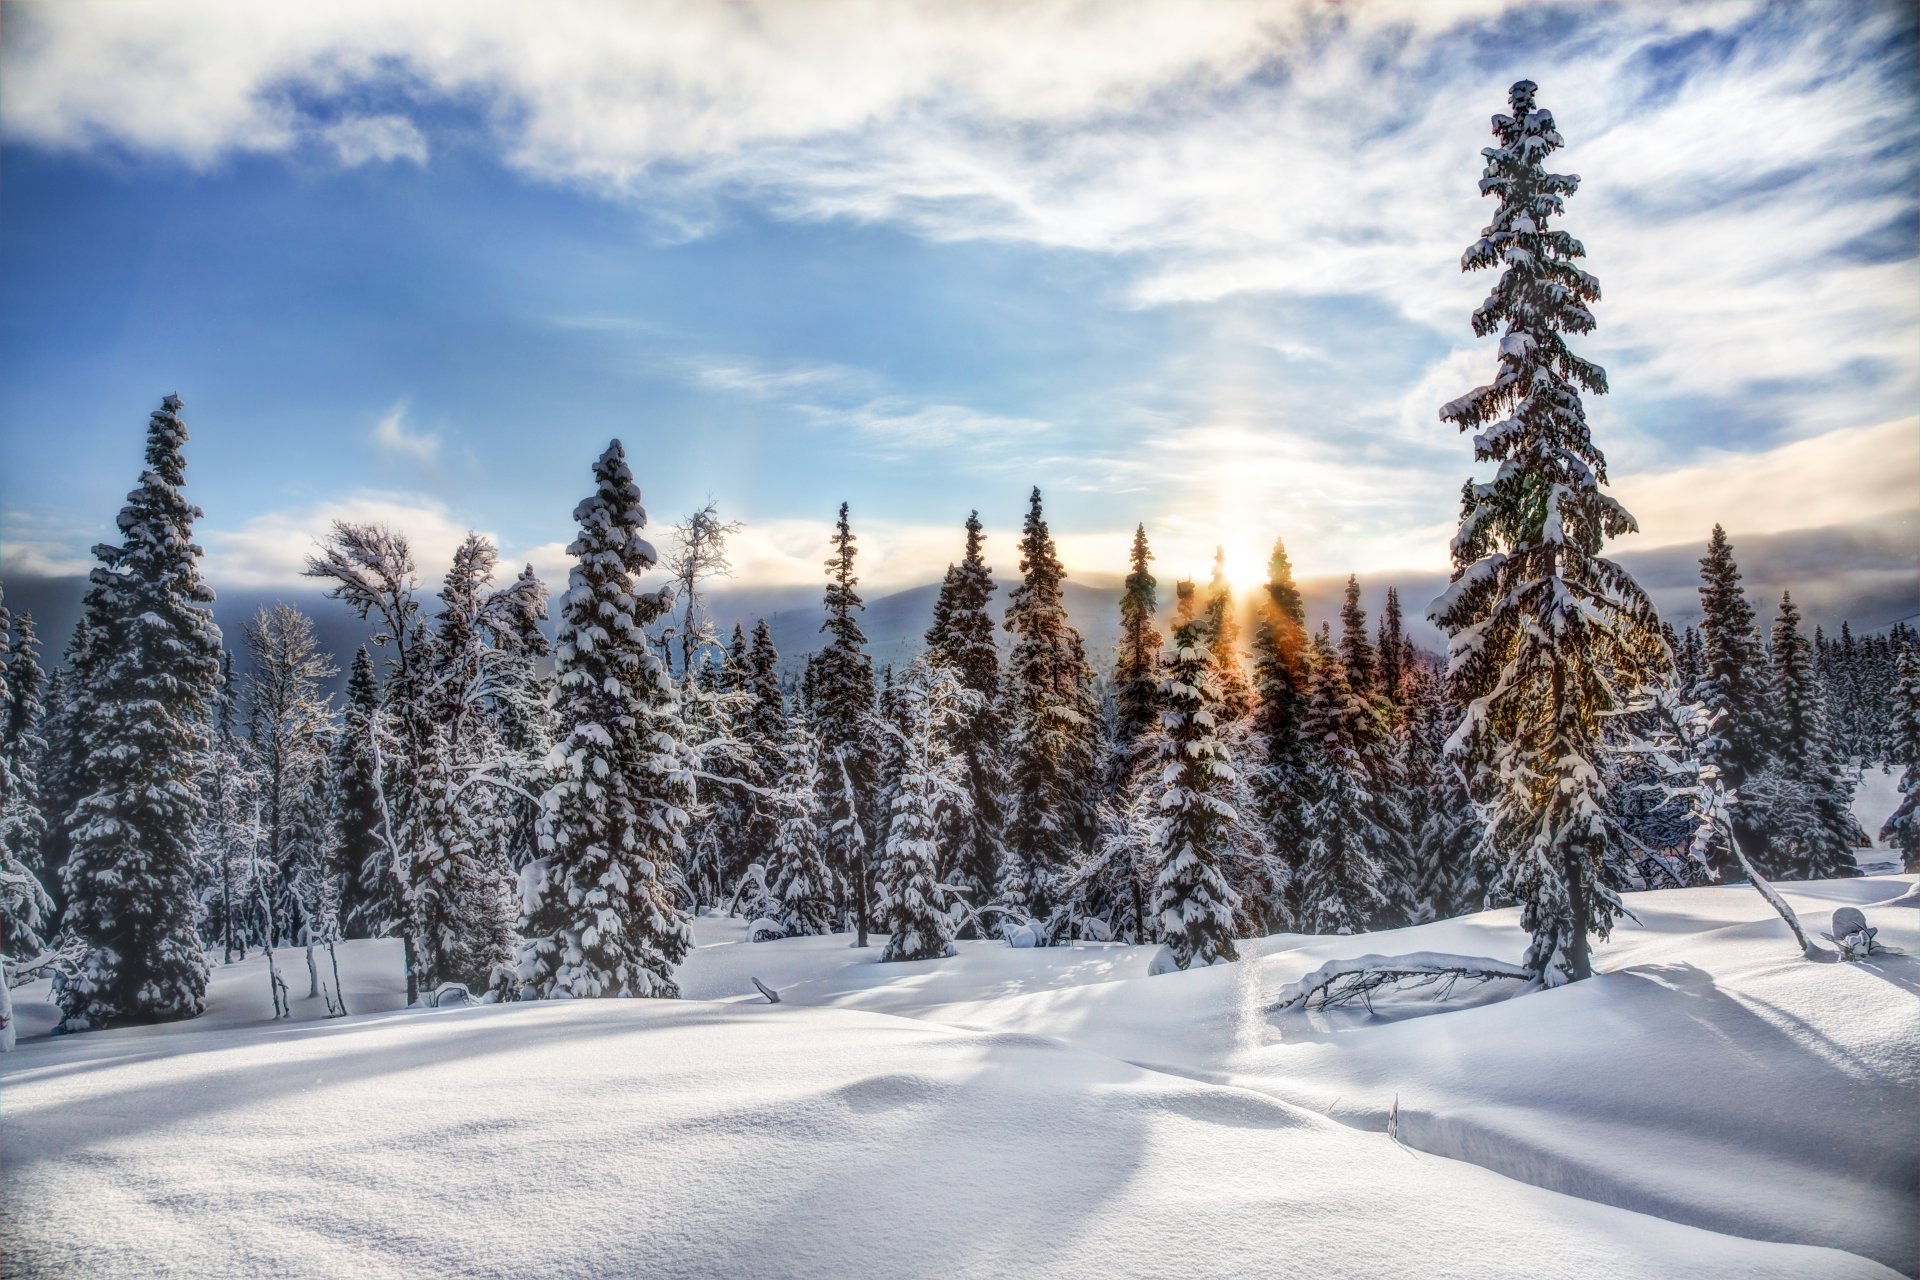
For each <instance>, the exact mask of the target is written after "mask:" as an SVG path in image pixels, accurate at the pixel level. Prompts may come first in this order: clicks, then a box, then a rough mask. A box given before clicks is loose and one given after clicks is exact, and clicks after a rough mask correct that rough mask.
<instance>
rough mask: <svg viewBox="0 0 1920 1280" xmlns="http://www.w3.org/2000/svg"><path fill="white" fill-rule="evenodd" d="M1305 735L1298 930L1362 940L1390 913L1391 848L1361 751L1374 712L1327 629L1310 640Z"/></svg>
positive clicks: (1303, 731)
mask: <svg viewBox="0 0 1920 1280" xmlns="http://www.w3.org/2000/svg"><path fill="white" fill-rule="evenodd" d="M1313 655H1314V656H1313V667H1312V669H1313V675H1312V678H1311V681H1310V683H1309V685H1308V692H1307V707H1306V719H1305V722H1304V723H1303V724H1302V726H1301V730H1302V734H1303V736H1304V737H1305V738H1306V740H1307V742H1308V743H1309V744H1310V745H1311V746H1312V747H1313V748H1314V755H1313V757H1312V763H1311V765H1310V766H1309V774H1308V781H1307V796H1306V799H1307V803H1306V805H1305V807H1304V809H1303V810H1302V812H1301V815H1300V817H1301V822H1302V823H1303V825H1304V828H1305V829H1304V831H1303V832H1301V833H1299V834H1298V835H1297V836H1296V839H1297V840H1298V842H1299V848H1300V850H1301V852H1300V869H1299V873H1298V884H1299V888H1298V891H1297V894H1296V897H1297V901H1298V908H1297V911H1298V920H1299V925H1298V927H1299V928H1301V929H1302V930H1305V931H1307V932H1311V933H1359V932H1361V931H1363V930H1364V929H1366V928H1367V926H1368V925H1369V923H1370V922H1372V921H1373V920H1374V919H1375V918H1377V917H1378V916H1379V915H1380V913H1381V912H1382V911H1383V910H1385V909H1386V907H1387V904H1388V900H1389V899H1388V896H1387V892H1386V885H1387V883H1388V880H1389V873H1388V869H1387V868H1386V867H1384V866H1382V865H1381V863H1380V861H1379V859H1378V857H1377V856H1376V852H1375V851H1376V850H1378V849H1380V848H1382V847H1383V846H1385V845H1386V844H1387V843H1388V839H1389V832H1388V831H1387V830H1386V829H1385V828H1384V827H1383V826H1382V824H1381V822H1380V821H1379V817H1378V815H1379V812H1380V809H1381V799H1380V797H1378V796H1376V795H1374V794H1373V792H1372V789H1371V787H1370V785H1369V780H1368V772H1367V768H1366V765H1365V762H1364V761H1363V759H1362V757H1361V752H1360V748H1359V744H1360V742H1361V741H1363V740H1364V739H1365V738H1366V737H1367V735H1368V734H1369V733H1370V729H1369V728H1368V722H1369V721H1371V720H1372V718H1373V711H1372V709H1371V707H1370V706H1369V705H1368V703H1367V701H1366V700H1365V699H1364V698H1362V697H1361V696H1360V695H1359V694H1358V693H1356V692H1355V691H1354V688H1353V686H1352V685H1350V684H1349V683H1348V682H1347V664H1346V663H1345V662H1344V661H1342V660H1341V657H1340V654H1339V653H1338V652H1337V651H1336V650H1335V649H1334V647H1333V638H1332V636H1331V635H1330V634H1329V633H1328V632H1327V631H1326V629H1325V628H1322V629H1321V630H1320V631H1319V632H1318V633H1317V634H1316V635H1315V636H1314V640H1313Z"/></svg>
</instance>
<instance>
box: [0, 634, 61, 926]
mask: <svg viewBox="0 0 1920 1280" xmlns="http://www.w3.org/2000/svg"><path fill="white" fill-rule="evenodd" d="M5 615H6V610H5V609H4V608H0V632H3V631H5V630H6V629H7V628H6V623H5ZM46 683H47V678H46V673H45V672H44V671H42V670H41V668H40V640H39V636H38V635H37V634H36V633H35V631H34V628H33V615H32V614H31V613H22V614H21V615H20V616H19V618H17V619H15V620H14V624H13V637H12V653H11V655H10V656H9V657H8V658H7V660H6V663H5V672H4V678H3V679H0V685H4V688H5V696H4V698H3V699H0V701H3V702H4V705H5V716H4V719H0V760H4V764H3V765H0V769H3V770H4V771H5V772H6V773H8V774H10V775H11V778H10V780H6V781H0V809H4V808H6V807H8V806H11V810H12V815H13V816H12V818H11V820H10V825H11V831H10V833H9V836H8V839H9V842H10V848H11V851H12V854H13V857H14V860H15V861H16V862H18V863H19V865H20V866H21V868H22V869H24V870H25V871H26V872H28V873H29V874H31V875H33V876H34V878H35V880H36V881H38V880H39V876H40V874H41V872H42V871H43V870H44V867H43V865H42V861H41V850H42V847H43V846H44V845H45V843H46V837H47V819H46V812H45V808H44V802H43V800H42V797H41V793H40V768H41V762H42V760H43V759H44V758H45V756H46V754H47V742H46V739H45V738H44V737H42V736H41V725H42V722H43V721H44V719H45V717H46V704H45V702H44V701H43V695H44V691H45V689H46ZM41 892H42V894H43V895H44V894H45V888H44V886H43V887H42V890H41ZM46 904H47V907H48V910H49V912H50V911H51V908H52V899H51V898H47V899H46Z"/></svg>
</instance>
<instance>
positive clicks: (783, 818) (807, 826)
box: [768, 710, 834, 938]
mask: <svg viewBox="0 0 1920 1280" xmlns="http://www.w3.org/2000/svg"><path fill="white" fill-rule="evenodd" d="M781 754H782V757H783V760H782V764H781V770H780V775H779V781H778V783H777V784H776V787H775V794H776V796H777V797H778V800H777V807H776V808H775V810H774V812H775V813H776V814H777V823H778V825H777V828H776V830H775V833H774V843H773V853H772V857H771V859H770V861H771V863H772V865H771V866H770V867H769V868H768V872H769V878H768V889H769V891H770V892H771V894H772V897H773V900H774V902H775V904H776V912H775V920H776V922H777V923H778V924H779V926H780V932H781V934H782V935H784V936H785V937H789V938H799V937H811V936H814V935H816V934H822V933H831V932H833V898H834V888H833V869H832V868H831V867H829V866H828V865H827V851H826V844H825V842H824V840H823V839H822V836H823V835H824V834H825V831H826V823H825V811H824V808H823V806H822V803H821V797H822V796H823V795H825V794H826V781H825V777H824V770H823V769H822V767H821V750H820V739H819V738H818V737H816V736H815V735H814V732H813V726H812V725H811V724H810V723H809V722H808V720H807V714H806V712H805V711H804V710H799V711H796V712H795V714H794V717H793V719H792V721H791V722H790V723H789V725H788V732H787V736H786V741H785V742H784V744H783V746H782V750H781Z"/></svg>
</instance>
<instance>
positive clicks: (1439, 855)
mask: <svg viewBox="0 0 1920 1280" xmlns="http://www.w3.org/2000/svg"><path fill="white" fill-rule="evenodd" d="M1401 691H1402V696H1403V697H1404V698H1405V701H1406V707H1407V727H1406V739H1405V748H1404V750H1405V760H1404V764H1403V774H1404V777H1405V778H1406V795H1407V832H1408V839H1409V842H1410V844H1411V846H1412V850H1413V856H1412V863H1413V895H1412V896H1413V902H1414V910H1413V913H1412V920H1413V922H1414V923H1425V922H1427V921H1430V920H1441V919H1446V918H1448V917H1451V916H1457V915H1463V914H1466V913H1468V912H1473V911H1482V910H1485V909H1486V908H1487V907H1489V906H1491V905H1493V904H1492V903H1491V902H1490V901H1489V898H1490V896H1491V892H1492V888H1493V886H1492V881H1491V877H1490V876H1488V875H1487V874H1486V870H1487V868H1486V864H1485V863H1483V862H1481V861H1480V860H1479V859H1478V858H1477V857H1476V856H1475V854H1476V852H1477V851H1478V848H1479V844H1480V827H1479V824H1478V823H1477V822H1475V821H1474V815H1473V802H1472V800H1471V798H1470V797H1469V796H1468V794H1467V788H1466V783H1465V780H1464V779H1463V778H1462V777H1461V775H1460V769H1459V766H1458V764H1457V763H1456V762H1455V761H1453V760H1452V759H1450V758H1448V756H1447V738H1448V737H1449V736H1450V735H1451V734H1452V733H1453V728H1454V726H1455V725H1457V724H1459V723H1460V708H1458V707H1457V706H1455V705H1454V704H1453V703H1452V702H1451V701H1450V700H1449V699H1448V698H1447V690H1446V683H1445V681H1444V680H1443V679H1442V678H1441V676H1440V673H1439V672H1437V671H1435V670H1432V669H1431V668H1430V667H1428V665H1427V664H1425V663H1415V664H1413V665H1412V666H1410V667H1409V668H1408V669H1407V670H1406V672H1405V673H1404V675H1403V677H1402V688H1401Z"/></svg>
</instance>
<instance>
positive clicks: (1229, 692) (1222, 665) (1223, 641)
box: [1206, 547, 1253, 720]
mask: <svg viewBox="0 0 1920 1280" xmlns="http://www.w3.org/2000/svg"><path fill="white" fill-rule="evenodd" d="M1206 639H1207V647H1208V648H1209V649H1211V650H1212V651H1213V670H1214V678H1215V680H1216V681H1217V682H1218V684H1219V686H1220V714H1221V716H1222V717H1224V718H1225V719H1226V720H1244V719H1246V718H1247V713H1248V712H1249V711H1251V710H1252V709H1253V692H1252V690H1251V689H1250V688H1249V687H1248V685H1247V669H1246V665H1245V663H1243V662H1242V661H1241V660H1240V619H1239V616H1238V614H1237V612H1236V611H1235V609H1234V605H1233V584H1232V583H1230V582H1228V581H1227V549H1226V548H1225V547H1215V548H1214V549H1213V577H1212V578H1211V579H1209V580H1208V582H1207V610H1206Z"/></svg>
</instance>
